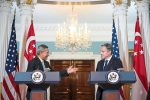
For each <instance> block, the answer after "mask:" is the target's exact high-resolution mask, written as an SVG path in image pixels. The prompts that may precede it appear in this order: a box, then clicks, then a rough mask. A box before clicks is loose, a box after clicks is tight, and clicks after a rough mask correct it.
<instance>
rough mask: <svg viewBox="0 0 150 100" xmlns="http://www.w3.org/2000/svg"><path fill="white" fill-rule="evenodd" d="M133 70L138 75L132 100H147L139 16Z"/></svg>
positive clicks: (136, 27) (133, 88) (146, 81)
mask: <svg viewBox="0 0 150 100" xmlns="http://www.w3.org/2000/svg"><path fill="white" fill-rule="evenodd" d="M133 68H134V70H135V73H136V78H137V81H136V82H135V83H134V84H133V85H132V100H146V96H147V92H148V80H147V74H146V65H145V59H144V50H143V44H142V35H141V29H140V25H139V17H138V16H137V20H136V25H135V41H134V57H133Z"/></svg>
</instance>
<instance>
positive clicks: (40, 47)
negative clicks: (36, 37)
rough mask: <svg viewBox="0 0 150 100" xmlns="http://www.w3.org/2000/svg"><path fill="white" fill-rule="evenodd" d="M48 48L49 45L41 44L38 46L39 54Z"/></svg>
mask: <svg viewBox="0 0 150 100" xmlns="http://www.w3.org/2000/svg"><path fill="white" fill-rule="evenodd" d="M46 48H48V46H47V45H45V44H41V45H39V46H38V48H37V55H40V52H43V51H44V50H45V49H46Z"/></svg>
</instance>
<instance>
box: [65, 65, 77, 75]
mask: <svg viewBox="0 0 150 100" xmlns="http://www.w3.org/2000/svg"><path fill="white" fill-rule="evenodd" d="M76 71H78V68H75V67H73V66H70V67H69V68H68V69H67V73H68V74H71V73H76Z"/></svg>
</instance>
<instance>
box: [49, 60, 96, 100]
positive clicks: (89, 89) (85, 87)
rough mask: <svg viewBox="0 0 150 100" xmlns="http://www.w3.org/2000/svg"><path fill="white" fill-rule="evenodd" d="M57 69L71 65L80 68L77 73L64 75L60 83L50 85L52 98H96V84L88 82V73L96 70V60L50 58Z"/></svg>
mask: <svg viewBox="0 0 150 100" xmlns="http://www.w3.org/2000/svg"><path fill="white" fill-rule="evenodd" d="M50 62H51V66H52V67H53V68H54V69H55V70H56V71H60V70H64V69H66V68H68V67H69V66H70V65H72V66H73V67H77V68H78V72H77V73H76V74H70V75H69V76H68V77H63V78H62V80H61V82H60V84H57V85H51V86H50V100H95V85H91V84H89V83H88V74H89V72H90V71H94V66H95V61H94V60H50Z"/></svg>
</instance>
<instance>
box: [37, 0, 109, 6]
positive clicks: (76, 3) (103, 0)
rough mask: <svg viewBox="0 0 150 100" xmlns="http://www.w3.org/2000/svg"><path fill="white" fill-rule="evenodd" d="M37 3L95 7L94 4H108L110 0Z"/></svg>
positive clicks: (45, 0)
mask: <svg viewBox="0 0 150 100" xmlns="http://www.w3.org/2000/svg"><path fill="white" fill-rule="evenodd" d="M37 3H40V4H52V5H96V4H108V3H111V0H95V1H93V0H87V1H86V0H85V1H81V2H80V1H78V2H75V1H70V2H69V1H65V0H64V1H58V0H50V1H49V0H37Z"/></svg>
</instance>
